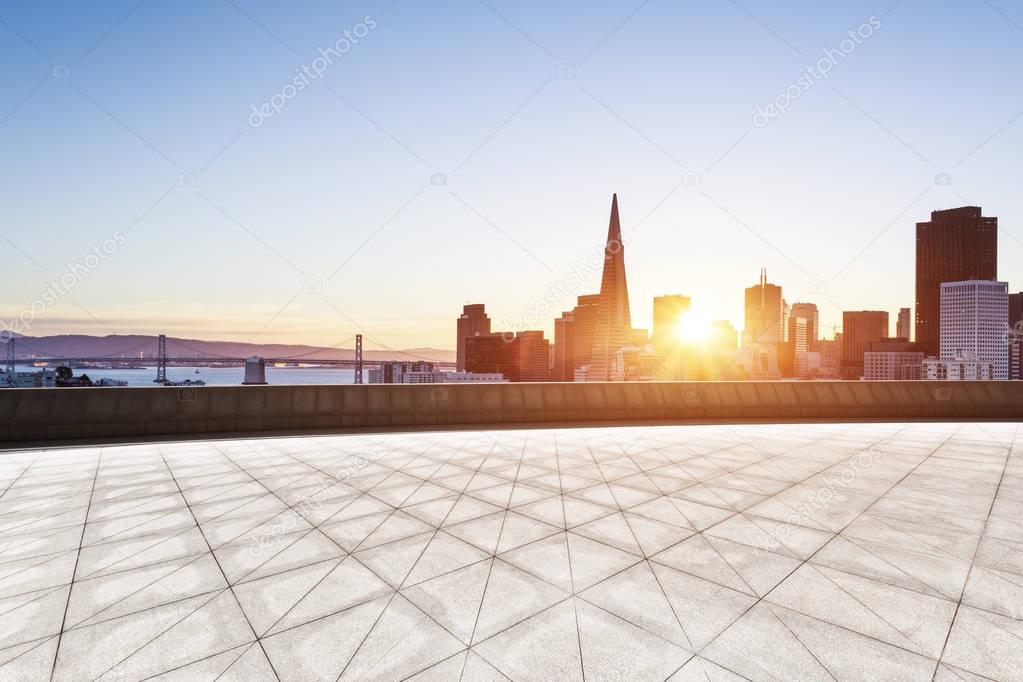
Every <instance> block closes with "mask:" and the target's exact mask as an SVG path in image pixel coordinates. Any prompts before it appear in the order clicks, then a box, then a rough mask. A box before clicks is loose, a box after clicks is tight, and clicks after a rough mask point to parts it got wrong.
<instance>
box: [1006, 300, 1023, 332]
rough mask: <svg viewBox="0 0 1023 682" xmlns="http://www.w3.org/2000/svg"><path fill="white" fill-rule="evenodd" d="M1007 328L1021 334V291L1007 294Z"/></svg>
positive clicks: (1022, 308) (1022, 329)
mask: <svg viewBox="0 0 1023 682" xmlns="http://www.w3.org/2000/svg"><path fill="white" fill-rule="evenodd" d="M1009 327H1010V329H1012V330H1018V331H1021V332H1023V291H1021V292H1019V293H1018V294H1009Z"/></svg>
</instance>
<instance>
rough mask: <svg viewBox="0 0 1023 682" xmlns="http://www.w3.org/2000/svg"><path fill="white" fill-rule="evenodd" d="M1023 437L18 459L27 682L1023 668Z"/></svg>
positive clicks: (458, 435)
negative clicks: (47, 681)
mask: <svg viewBox="0 0 1023 682" xmlns="http://www.w3.org/2000/svg"><path fill="white" fill-rule="evenodd" d="M1016 436H1017V426H1016V425H1015V424H994V423H991V424H908V425H907V424H846V425H785V426H766V425H764V426H759V425H758V426H751V425H746V426H680V427H653V428H645V427H644V428H608V429H585V430H583V429H574V430H543V431H494V432H464V431H463V432H451V433H415V434H380V435H371V436H337V437H317V438H313V437H302V438H286V439H266V440H244V441H243V440H236V441H215V442H193V443H170V444H146V445H138V446H116V447H103V448H98V447H90V448H73V449H52V450H31V451H20V452H11V453H0V679H17V680H34V679H48V678H51V677H52V678H53V679H76V680H78V679H97V678H102V679H143V678H149V677H153V676H158V677H160V679H182V680H185V679H187V680H194V679H223V680H228V679H238V680H259V679H274V678H275V677H277V678H280V679H285V680H299V679H302V680H305V679H323V680H337V679H344V680H349V679H353V680H370V679H372V680H377V679H379V680H398V679H405V678H409V677H413V678H414V679H416V680H458V679H461V680H497V679H506V678H511V679H524V680H528V679H536V680H557V679H565V680H575V679H581V678H583V676H584V675H585V677H586V678H587V679H591V680H597V679H609V680H642V679H650V680H664V679H672V680H697V679H699V680H715V681H716V680H734V679H742V678H749V679H755V680H760V679H795V678H798V679H821V680H831V679H837V680H852V679H914V680H915V679H919V680H927V679H931V678H936V679H940V680H977V679H982V678H994V679H1005V680H1008V679H1023V523H1021V521H1023V454H1021V453H1023V443H1020V444H1017V445H1015V446H1014V445H1013V443H1014V442H1015V440H1016Z"/></svg>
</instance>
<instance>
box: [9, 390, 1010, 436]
mask: <svg viewBox="0 0 1023 682" xmlns="http://www.w3.org/2000/svg"><path fill="white" fill-rule="evenodd" d="M938 419H945V420H978V419H1000V420H1014V419H1023V382H1019V381H976V382H924V381H894V382H856V381H850V382H838V381H835V382H830V381H828V382H824V381H813V382H713V383H685V382H650V383H580V384H573V383H535V384H530V383H522V384H510V383H508V384H497V383H495V384H418V385H379V384H366V385H361V386H354V385H336V386H205V387H201V388H174V387H152V388H150V387H142V388H127V387H118V388H66V389H56V388H41V389H0V443H4V442H6V443H8V444H13V443H16V442H29V441H49V440H66V439H99V440H102V439H115V438H116V439H121V438H135V437H138V438H151V437H161V436H182V435H199V434H226V433H251V432H259V431H274V432H287V431H316V430H345V429H360V430H366V429H375V428H380V429H385V428H387V429H391V428H401V427H464V426H479V427H481V428H490V427H501V426H512V425H525V424H536V425H544V424H547V425H551V426H556V425H560V424H573V425H577V424H586V423H593V424H605V423H611V422H615V423H617V422H622V423H628V422H635V423H649V422H666V423H682V422H716V421H720V422H728V421H751V420H758V421H779V422H812V421H841V420H872V421H881V420H895V421H911V420H938Z"/></svg>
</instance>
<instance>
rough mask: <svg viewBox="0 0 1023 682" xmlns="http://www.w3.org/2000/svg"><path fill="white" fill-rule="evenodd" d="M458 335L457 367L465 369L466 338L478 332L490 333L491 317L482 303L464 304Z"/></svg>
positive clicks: (456, 347)
mask: <svg viewBox="0 0 1023 682" xmlns="http://www.w3.org/2000/svg"><path fill="white" fill-rule="evenodd" d="M457 330H458V331H457V336H456V339H455V369H457V370H458V371H459V372H462V371H464V370H465V340H466V339H468V338H469V337H470V336H476V335H477V334H489V333H490V318H489V317H487V313H486V312H485V311H484V309H483V304H482V303H472V304H469V305H466V306H462V315H461V316H460V317H459V318H458V324H457Z"/></svg>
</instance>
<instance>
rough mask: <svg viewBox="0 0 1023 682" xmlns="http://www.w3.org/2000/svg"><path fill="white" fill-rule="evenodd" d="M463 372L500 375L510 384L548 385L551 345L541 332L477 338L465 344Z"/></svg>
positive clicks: (501, 334)
mask: <svg viewBox="0 0 1023 682" xmlns="http://www.w3.org/2000/svg"><path fill="white" fill-rule="evenodd" d="M465 367H466V371H468V372H473V373H477V374H493V373H497V372H500V373H501V374H503V375H504V376H505V378H506V379H508V380H509V381H547V380H548V379H549V378H550V372H549V368H550V342H549V341H548V340H547V339H545V338H544V336H543V332H542V331H524V332H518V333H516V334H515V335H514V336H512V335H511V333H510V332H506V333H496V334H477V335H476V336H472V337H470V338H468V339H466V342H465Z"/></svg>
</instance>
